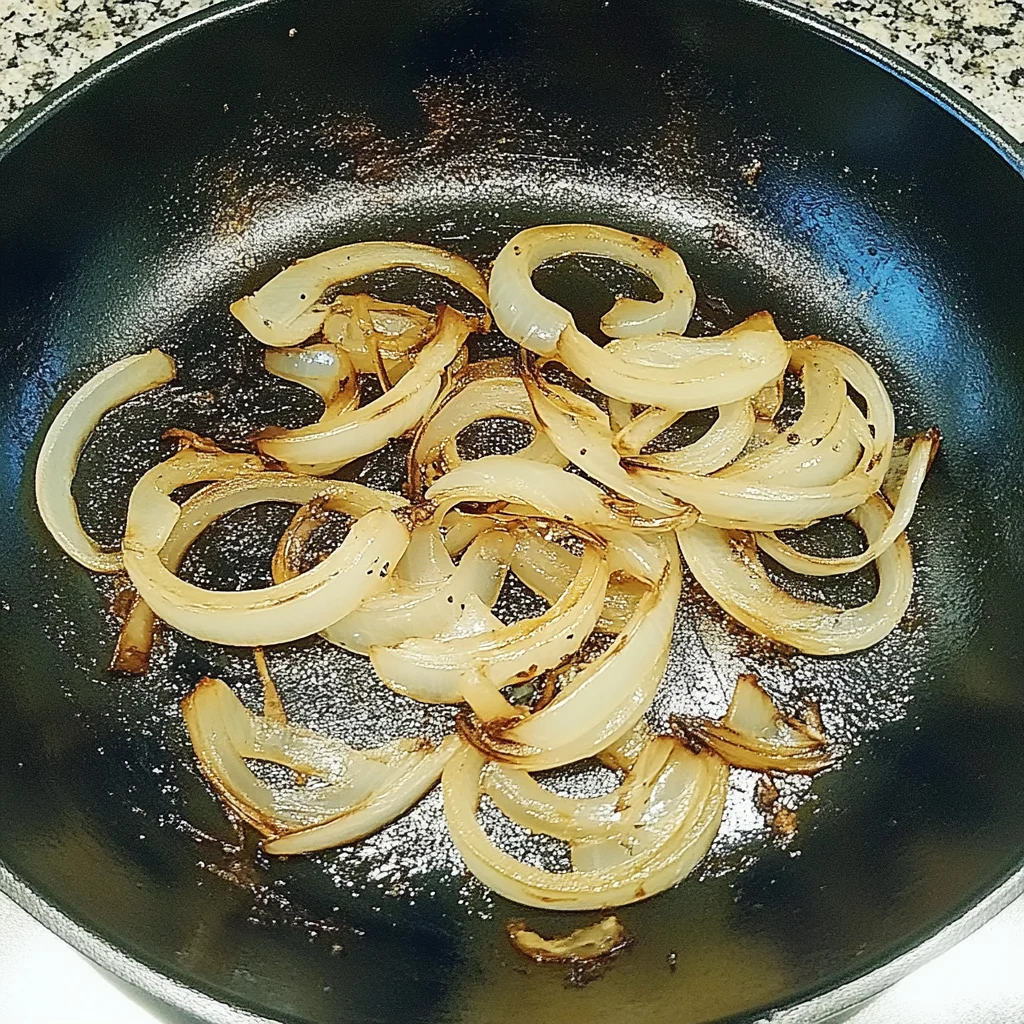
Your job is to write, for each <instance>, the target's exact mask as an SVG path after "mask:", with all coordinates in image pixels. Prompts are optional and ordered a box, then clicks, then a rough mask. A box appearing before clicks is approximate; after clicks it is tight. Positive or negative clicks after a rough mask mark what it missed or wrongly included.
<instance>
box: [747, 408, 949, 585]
mask: <svg viewBox="0 0 1024 1024" xmlns="http://www.w3.org/2000/svg"><path fill="white" fill-rule="evenodd" d="M907 441H909V442H910V444H909V454H908V455H906V457H905V458H903V457H902V456H903V452H902V451H901V458H900V459H899V460H897V457H896V454H895V451H894V454H893V458H892V460H891V461H890V463H889V474H887V476H886V482H885V483H883V490H885V491H886V492H887V493H889V492H891V493H892V494H893V495H895V508H894V509H893V515H892V519H890V520H889V523H888V524H887V526H886V527H885V529H884V530H883V531H882V533H881V535H880V536H878V537H877V538H876V539H875V540H874V541H873V542H872V543H871V544H869V545H868V546H867V547H866V548H865V549H864V550H863V551H862V552H860V554H857V555H848V556H846V557H845V558H819V557H817V556H815V555H807V554H804V553H803V552H802V551H797V550H796V549H795V548H794V547H792V546H791V545H790V544H787V543H786V542H785V541H782V540H780V539H779V538H778V537H776V536H775V535H774V534H772V533H759V534H757V544H758V547H760V548H761V550H762V551H764V552H765V554H768V555H770V556H771V557H772V558H774V559H775V560H776V561H777V562H778V563H779V564H780V565H783V566H785V567H786V568H787V569H790V570H791V571H793V572H799V573H803V574H804V575H806V576H834V575H836V574H838V573H846V572H855V571H856V570H857V569H861V568H863V567H864V566H865V565H867V564H868V563H869V562H873V561H874V560H875V559H876V558H878V557H879V556H880V555H882V554H883V553H884V552H886V551H888V550H889V548H890V547H891V546H892V545H893V544H894V543H895V542H896V539H897V538H898V537H899V536H900V535H901V534H902V533H903V531H904V530H906V528H907V525H908V524H909V523H910V519H911V517H912V516H913V514H914V509H915V508H916V507H917V499H918V496H919V495H920V493H921V486H922V485H923V484H924V479H925V476H926V475H927V473H928V469H929V467H930V466H931V463H932V460H933V459H934V458H935V455H936V453H937V451H938V448H939V443H940V435H939V433H938V431H937V430H935V429H934V428H932V429H931V430H926V431H925V432H924V433H921V434H918V435H917V436H916V437H913V438H907V439H905V441H904V442H898V443H897V447H898V448H900V449H902V447H903V446H904V445H905V442H907ZM898 461H899V469H900V474H899V475H900V480H899V482H898V483H893V484H890V483H889V477H890V476H893V475H894V474H893V469H894V468H895V467H896V466H897V462H898Z"/></svg>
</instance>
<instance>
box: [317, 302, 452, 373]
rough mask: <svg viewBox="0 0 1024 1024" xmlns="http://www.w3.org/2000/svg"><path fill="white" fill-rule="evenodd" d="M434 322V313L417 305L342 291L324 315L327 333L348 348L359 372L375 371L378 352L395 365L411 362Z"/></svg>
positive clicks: (324, 334)
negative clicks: (346, 293) (348, 293)
mask: <svg viewBox="0 0 1024 1024" xmlns="http://www.w3.org/2000/svg"><path fill="white" fill-rule="evenodd" d="M433 325H434V316H433V315H431V314H430V313H427V312H426V311H425V310H422V309H419V308H418V307H416V306H409V305H406V304H405V303H401V302H384V301H382V300H381V299H377V298H374V297H373V296H372V295H366V294H360V295H339V296H338V298H336V299H335V300H334V301H333V302H332V303H331V305H330V308H329V311H328V313H327V315H326V317H325V318H324V325H323V336H324V338H325V340H327V341H329V342H332V343H333V344H335V345H338V346H339V347H340V348H342V349H344V351H345V352H346V353H347V354H348V356H349V357H350V358H351V360H352V362H353V364H354V365H355V368H356V370H358V371H359V373H374V374H375V373H377V372H378V369H379V366H378V362H377V359H378V356H379V357H380V359H381V360H382V361H383V362H384V363H385V364H391V365H392V366H394V365H396V364H398V365H403V364H407V363H408V361H409V360H410V359H411V358H412V356H413V355H415V353H416V352H417V351H418V350H419V349H420V348H422V347H423V345H424V344H425V343H426V341H427V339H428V338H429V337H430V335H431V334H433ZM388 369H389V372H391V367H388ZM398 376H401V374H400V373H399V374H398ZM396 379H397V378H396Z"/></svg>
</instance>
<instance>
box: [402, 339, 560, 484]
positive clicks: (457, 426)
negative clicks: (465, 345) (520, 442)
mask: <svg viewBox="0 0 1024 1024" xmlns="http://www.w3.org/2000/svg"><path fill="white" fill-rule="evenodd" d="M494 417H501V418H503V419H510V420H515V421H516V422H518V423H523V424H525V425H527V426H529V427H530V428H531V429H532V430H533V432H534V436H533V438H532V440H531V441H530V443H529V444H528V445H527V446H526V447H525V448H523V449H522V450H521V451H519V452H517V453H516V455H517V457H518V458H521V459H533V460H535V461H537V462H549V463H551V464H552V465H555V466H558V467H559V468H561V467H562V466H564V465H565V464H566V462H567V460H566V458H565V457H564V456H563V455H562V454H561V453H560V452H559V451H558V449H557V448H556V447H555V446H554V445H553V444H552V443H551V441H550V440H549V439H548V437H547V435H546V434H545V433H544V431H543V430H542V429H540V424H539V423H538V422H537V417H536V415H535V414H534V411H533V406H532V405H531V404H530V397H529V395H528V394H527V391H526V388H525V386H524V385H523V381H522V379H521V377H520V376H519V372H518V371H517V370H516V367H515V361H514V360H513V359H511V358H509V357H502V358H499V359H485V360H481V361H480V362H477V363H469V364H468V365H467V366H465V367H464V368H463V369H462V370H460V371H459V372H458V373H457V374H456V375H455V376H454V378H453V380H452V384H451V386H450V387H449V388H448V389H447V390H445V391H443V392H442V393H441V395H440V396H439V397H438V399H437V401H436V402H435V403H434V405H433V407H432V408H431V409H430V410H429V411H428V412H427V414H426V416H425V417H424V419H423V422H422V423H421V424H420V427H419V429H418V430H417V432H416V436H415V439H414V440H413V445H412V448H411V449H410V451H409V467H408V470H409V472H408V476H409V485H410V488H411V493H412V494H415V495H422V494H423V492H424V490H425V489H426V488H427V487H429V486H430V485H431V484H432V483H434V481H435V480H437V479H439V478H440V477H441V476H443V475H444V474H445V473H447V472H449V471H450V470H452V469H455V467H456V466H459V465H461V464H462V462H463V461H464V460H463V458H462V455H461V454H460V453H459V449H458V435H459V433H460V432H461V431H463V430H465V429H466V427H468V426H470V425H471V424H472V423H476V422H477V421H478V420H483V419H492V418H494Z"/></svg>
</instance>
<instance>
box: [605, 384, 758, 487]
mask: <svg viewBox="0 0 1024 1024" xmlns="http://www.w3.org/2000/svg"><path fill="white" fill-rule="evenodd" d="M645 416H650V417H651V419H650V420H649V421H648V422H647V423H642V421H643V420H644V417H645ZM672 416H673V417H675V418H678V414H676V413H673V414H672ZM672 422H675V419H673V420H672ZM663 424H664V426H663ZM671 425H672V423H670V422H668V414H666V413H664V412H663V410H661V409H647V410H645V411H644V412H642V413H641V414H640V416H638V417H637V418H636V419H635V420H633V421H632V423H631V424H630V425H629V426H628V427H626V429H625V431H623V432H622V434H621V435H620V438H619V439H618V440H617V441H616V448H617V449H618V451H619V454H620V455H623V456H627V457H629V459H630V464H631V465H635V466H642V467H645V468H647V469H665V470H671V471H673V472H676V473H701V474H706V473H713V472H715V470H717V469H721V468H722V467H723V466H727V465H728V464H729V463H730V462H732V461H733V459H735V458H737V457H738V456H739V455H740V453H741V452H742V451H743V449H744V448H745V447H746V446H747V443H748V442H749V441H750V439H751V437H752V436H753V434H754V407H753V404H752V403H751V402H750V401H749V400H748V399H744V400H743V401H741V402H732V403H730V404H729V405H722V406H719V407H718V417H717V418H716V419H715V422H714V423H712V424H711V426H710V427H709V428H708V430H707V432H706V433H705V434H704V435H703V436H701V437H699V438H697V440H696V441H693V442H692V443H690V444H688V445H684V446H683V447H682V448H676V449H675V450H673V451H667V452H656V453H654V454H651V455H640V454H639V452H640V449H641V448H643V446H644V445H646V444H648V443H650V441H652V440H654V438H655V437H657V436H658V434H660V433H662V432H663V431H664V430H667V429H668V428H669V427H670V426H671ZM641 428H643V429H641ZM659 428H660V429H659Z"/></svg>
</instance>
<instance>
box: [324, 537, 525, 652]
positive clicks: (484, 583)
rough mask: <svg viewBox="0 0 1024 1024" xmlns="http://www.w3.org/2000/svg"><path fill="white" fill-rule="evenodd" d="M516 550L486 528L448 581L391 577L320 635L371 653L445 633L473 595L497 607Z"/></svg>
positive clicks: (511, 541) (510, 540)
mask: <svg viewBox="0 0 1024 1024" xmlns="http://www.w3.org/2000/svg"><path fill="white" fill-rule="evenodd" d="M424 528H425V527H420V529H424ZM514 547H515V541H514V539H513V538H512V536H511V535H510V534H509V533H507V532H506V531H504V530H488V531H487V532H486V533H483V534H481V535H480V536H479V537H477V538H476V539H475V540H474V541H473V542H472V544H470V546H469V549H468V550H467V551H466V553H465V554H464V555H463V556H462V559H461V560H460V562H459V564H458V565H457V566H455V567H454V568H453V571H452V573H451V575H450V576H449V577H448V578H447V579H445V580H443V581H442V582H440V583H431V582H427V583H407V582H405V581H403V580H395V579H393V580H392V581H391V587H390V589H388V590H385V591H384V592H382V593H380V594H377V595H375V596H373V597H371V598H369V599H367V600H366V601H364V602H363V603H362V605H360V606H359V607H358V608H357V609H356V610H355V611H352V612H349V614H348V615H346V616H345V617H344V618H342V619H339V620H338V621H337V622H335V623H333V624H332V625H330V626H328V627H327V628H326V629H325V630H323V631H322V633H321V636H323V638H324V639H325V640H328V641H329V642H330V643H332V644H336V645H337V646H339V647H344V648H345V649H346V650H349V651H354V652H356V653H357V654H369V653H370V651H371V649H372V648H374V647H392V646H394V645H395V644H400V643H403V642H404V641H406V640H412V639H414V638H423V637H436V636H438V635H440V634H444V633H446V632H447V631H450V630H451V628H452V627H453V625H454V624H455V622H456V620H457V619H458V618H459V616H460V614H461V613H462V611H464V610H465V607H466V605H467V603H468V602H469V601H470V597H471V595H472V596H473V597H475V598H476V599H477V600H478V601H480V603H481V604H483V605H485V606H487V607H490V606H491V605H493V604H494V602H495V601H496V600H497V599H498V592H499V591H500V590H501V585H502V583H503V582H504V580H505V574H506V572H507V571H508V563H509V559H510V557H511V555H512V551H513V549H514Z"/></svg>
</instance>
